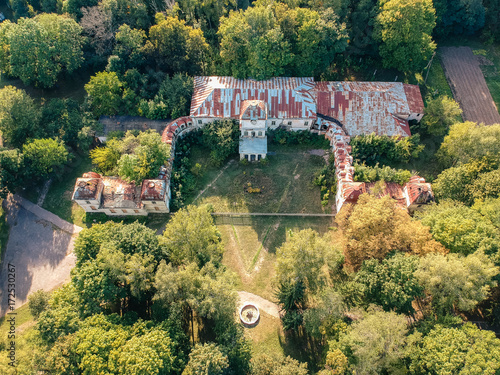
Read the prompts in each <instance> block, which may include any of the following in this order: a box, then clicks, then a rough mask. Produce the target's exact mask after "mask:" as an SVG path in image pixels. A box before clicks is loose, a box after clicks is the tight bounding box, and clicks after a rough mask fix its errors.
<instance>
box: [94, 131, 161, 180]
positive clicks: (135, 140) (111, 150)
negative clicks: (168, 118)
mask: <svg viewBox="0 0 500 375" xmlns="http://www.w3.org/2000/svg"><path fill="white" fill-rule="evenodd" d="M90 157H91V158H92V163H93V164H94V165H96V166H97V168H98V170H99V172H100V173H102V174H104V175H111V176H113V175H118V176H120V177H121V178H123V179H124V180H126V181H129V182H131V181H134V182H136V183H141V182H142V180H144V179H146V178H156V177H157V176H158V173H159V171H160V167H161V166H162V165H164V164H165V163H166V162H167V160H168V159H169V157H170V146H169V145H167V144H166V143H163V142H162V141H161V136H160V135H159V134H158V133H157V132H155V131H154V130H148V131H145V132H138V133H137V135H134V133H133V132H131V131H128V132H127V133H125V136H124V137H123V138H122V139H117V138H113V139H110V140H109V141H108V142H106V146H104V147H97V148H95V149H93V150H92V151H90Z"/></svg>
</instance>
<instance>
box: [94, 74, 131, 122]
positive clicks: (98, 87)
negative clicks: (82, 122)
mask: <svg viewBox="0 0 500 375" xmlns="http://www.w3.org/2000/svg"><path fill="white" fill-rule="evenodd" d="M122 86H123V84H122V82H120V79H119V78H118V76H117V75H116V73H115V72H110V73H108V72H99V73H97V74H96V75H95V76H93V77H91V78H90V81H89V83H87V84H86V85H85V91H87V95H88V98H89V102H90V107H91V108H92V112H93V113H94V115H95V116H102V115H114V114H116V113H117V112H118V109H119V107H120V104H121V97H122Z"/></svg>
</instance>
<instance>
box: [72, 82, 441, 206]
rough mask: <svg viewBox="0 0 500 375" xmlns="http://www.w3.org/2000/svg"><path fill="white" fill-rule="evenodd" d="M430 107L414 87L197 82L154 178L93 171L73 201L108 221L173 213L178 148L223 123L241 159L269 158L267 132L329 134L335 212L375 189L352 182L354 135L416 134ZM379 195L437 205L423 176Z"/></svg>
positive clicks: (168, 133) (168, 135)
mask: <svg viewBox="0 0 500 375" xmlns="http://www.w3.org/2000/svg"><path fill="white" fill-rule="evenodd" d="M423 111H424V104H423V101H422V96H421V94H420V89H419V87H418V86H416V85H409V84H404V83H400V82H347V81H345V82H316V81H314V79H313V78H310V77H288V78H287V77H281V78H273V79H270V80H266V81H255V80H251V79H248V80H239V79H235V78H232V77H195V79H194V93H193V97H192V100H191V111H190V115H189V116H186V117H181V118H179V119H176V120H175V121H172V122H170V123H169V124H168V125H167V126H166V128H165V130H164V131H163V134H162V141H163V142H165V143H167V144H170V146H171V150H170V152H171V157H170V159H169V161H168V163H167V165H165V166H164V167H162V168H161V170H160V171H159V173H158V177H157V178H156V179H148V180H144V181H142V185H140V186H136V185H135V184H133V183H128V182H126V181H123V180H121V179H119V178H117V177H107V176H101V175H99V174H97V173H94V172H89V173H86V174H84V175H83V177H82V178H78V179H77V181H76V185H75V189H74V193H73V200H74V201H75V202H76V203H78V204H79V205H80V206H81V207H83V209H84V210H85V211H87V212H103V213H106V214H107V215H147V214H148V213H149V212H169V201H170V197H171V192H170V174H171V172H172V164H173V156H174V151H175V142H176V140H177V139H178V138H179V137H182V136H183V135H184V134H186V133H187V132H190V131H192V130H194V129H199V128H201V127H203V126H204V125H205V124H207V123H209V122H212V121H214V120H217V119H227V118H231V119H235V120H238V121H239V124H240V149H239V153H240V158H241V159H247V160H248V161H257V160H261V159H262V158H265V157H266V154H267V130H268V129H275V128H278V127H281V128H285V129H287V130H290V131H298V130H310V131H314V132H317V133H320V134H324V135H325V137H327V138H328V139H329V140H330V142H331V145H332V152H334V154H335V168H336V175H337V181H338V183H337V184H338V186H337V196H336V208H337V211H339V210H340V209H341V208H342V206H343V204H344V203H345V202H349V203H355V202H356V201H357V199H358V197H359V195H360V194H362V193H363V192H369V191H370V189H371V184H369V183H364V182H354V179H353V177H354V167H353V166H352V163H353V160H352V157H351V156H350V155H349V153H350V151H351V150H350V146H349V140H350V137H353V136H356V135H361V134H371V133H375V134H377V135H388V136H395V137H407V136H410V135H411V133H410V127H409V121H410V120H416V121H420V119H421V118H422V116H423ZM382 190H383V191H382V192H380V193H378V194H379V195H390V196H391V197H392V198H394V199H395V200H397V202H398V203H399V204H400V206H401V207H404V208H412V207H415V206H418V205H420V204H425V203H427V202H429V201H431V200H432V198H433V197H432V191H431V187H430V184H428V183H426V182H425V180H424V179H423V178H421V177H419V176H414V177H412V178H411V180H410V182H409V183H407V184H405V185H404V186H401V185H398V184H395V183H386V185H385V189H382Z"/></svg>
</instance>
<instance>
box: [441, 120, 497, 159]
mask: <svg viewBox="0 0 500 375" xmlns="http://www.w3.org/2000/svg"><path fill="white" fill-rule="evenodd" d="M499 154H500V124H494V125H488V126H486V125H484V124H479V125H478V124H476V123H474V122H470V121H467V122H464V123H459V124H454V125H452V126H451V127H450V132H449V133H448V135H447V136H446V137H444V141H443V143H442V144H441V147H440V148H439V151H438V156H439V157H440V159H441V160H442V161H443V162H444V163H446V164H447V165H453V164H455V163H467V162H469V161H470V160H471V159H480V158H482V157H484V156H495V155H499Z"/></svg>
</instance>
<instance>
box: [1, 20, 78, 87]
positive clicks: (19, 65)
mask: <svg viewBox="0 0 500 375" xmlns="http://www.w3.org/2000/svg"><path fill="white" fill-rule="evenodd" d="M81 32H82V29H81V27H80V26H79V25H78V24H77V23H76V22H75V21H74V20H73V19H71V18H69V17H67V16H60V15H56V14H40V15H38V16H36V17H35V18H21V19H20V20H19V21H18V23H17V24H15V25H10V26H8V32H7V34H6V36H7V40H8V45H9V47H8V56H9V64H10V68H9V70H8V71H9V74H11V75H13V76H15V77H19V78H21V80H22V81H23V82H24V83H26V84H31V83H34V84H35V85H36V86H41V87H52V86H53V85H54V84H55V83H56V81H57V79H58V77H59V74H60V73H61V72H63V71H67V72H69V73H71V72H72V71H74V70H75V69H77V68H78V67H80V65H81V63H82V61H83V53H82V45H83V38H82V36H81V35H80V34H81Z"/></svg>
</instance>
